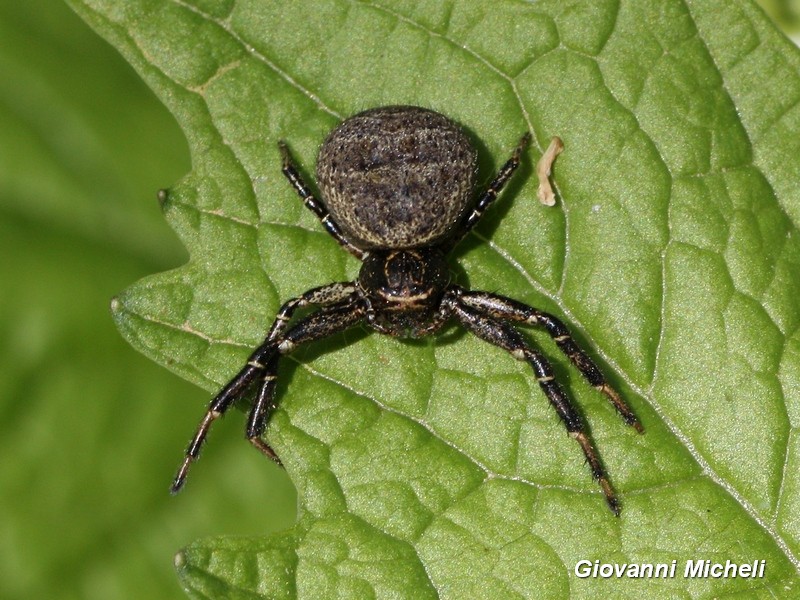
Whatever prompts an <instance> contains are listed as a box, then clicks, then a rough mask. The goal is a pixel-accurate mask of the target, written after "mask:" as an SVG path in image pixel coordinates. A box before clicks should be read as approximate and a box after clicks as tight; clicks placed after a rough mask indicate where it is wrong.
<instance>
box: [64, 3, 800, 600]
mask: <svg viewBox="0 0 800 600" xmlns="http://www.w3.org/2000/svg"><path fill="white" fill-rule="evenodd" d="M71 4H72V5H73V6H74V7H75V8H76V10H78V12H79V13H80V14H81V15H82V16H83V17H84V18H85V19H86V20H87V21H88V22H89V23H90V24H91V25H92V26H94V27H95V28H96V29H97V30H98V31H99V32H100V33H101V34H102V35H103V36H105V37H106V38H107V39H109V40H110V41H111V42H112V43H113V44H114V45H116V46H117V47H118V48H119V49H120V51H121V52H122V53H123V54H124V56H125V57H126V58H127V59H128V60H129V61H130V62H131V63H132V64H133V65H134V67H135V68H136V69H137V70H138V71H139V72H140V73H141V75H142V77H143V78H144V79H145V80H146V81H147V82H148V83H149V84H150V85H151V87H152V88H153V89H154V90H155V91H156V93H157V94H158V95H159V96H160V97H161V98H162V100H163V101H164V102H165V103H166V104H167V106H168V107H169V108H170V110H171V111H172V112H173V114H175V116H176V117H177V119H178V120H179V122H180V124H181V126H182V127H183V129H184V131H185V133H186V136H187V139H188V141H189V145H190V148H191V151H192V156H193V170H192V172H191V173H190V174H189V175H188V176H187V177H185V178H184V179H183V180H181V181H180V182H179V183H178V184H176V185H175V186H174V188H172V189H171V190H170V193H169V198H168V202H167V203H166V204H165V206H164V210H165V215H166V218H167V219H168V221H169V222H170V224H171V225H172V226H173V227H174V228H175V230H176V231H177V232H178V234H179V235H180V237H181V239H182V240H183V242H184V243H185V244H186V247H187V248H188V250H189V252H190V255H191V260H190V261H189V263H188V264H186V265H185V266H183V267H182V268H180V269H178V270H175V271H170V272H167V273H163V274H159V275H154V276H152V277H149V278H147V279H145V280H143V281H141V282H139V283H138V284H136V285H134V286H133V287H131V288H129V289H128V290H127V291H125V292H124V293H123V294H121V295H120V296H119V299H118V301H117V304H116V308H115V318H116V320H117V324H118V326H119V327H120V329H121V331H122V332H123V334H124V335H125V336H126V337H127V339H128V340H129V341H130V342H131V343H132V344H133V345H134V346H136V347H137V348H139V349H140V350H142V351H143V352H144V353H145V354H147V355H148V356H151V357H153V358H154V359H155V360H158V361H159V362H161V363H163V364H165V365H168V366H169V367H170V368H172V369H174V370H175V371H176V372H178V373H180V374H181V375H183V376H184V377H186V378H188V379H190V380H192V381H195V382H197V383H199V384H201V385H203V386H204V387H205V388H207V389H208V390H209V391H213V390H216V389H217V388H218V387H219V386H220V385H222V384H223V383H224V382H225V381H226V380H227V379H228V378H229V377H230V376H231V375H232V374H233V373H235V372H236V370H237V369H238V368H239V366H240V365H241V364H242V363H243V362H244V361H245V360H246V357H247V355H248V353H249V352H250V350H251V349H252V348H253V347H254V346H256V345H257V344H258V343H259V341H260V340H261V339H262V338H263V335H264V333H265V331H266V329H267V328H268V326H269V324H270V321H271V319H272V315H274V314H275V312H276V310H277V308H278V306H279V305H280V303H281V302H283V301H285V300H287V299H288V298H290V297H292V296H296V295H297V294H299V293H302V292H303V291H304V290H306V289H308V288H309V287H312V286H316V285H320V284H323V283H326V282H329V281H334V280H341V279H352V278H353V277H355V275H356V274H357V271H358V263H357V261H355V260H353V259H352V258H350V257H348V256H347V255H346V254H345V253H343V252H342V251H341V250H340V249H339V248H338V247H337V245H336V243H335V242H334V241H333V240H332V239H331V238H330V237H328V236H327V235H326V234H325V233H324V232H323V231H322V229H321V227H320V225H319V223H318V222H316V220H315V219H314V217H313V215H312V214H310V212H309V211H307V210H305V209H304V208H303V206H302V204H301V203H300V202H299V201H298V200H297V198H296V197H294V195H293V193H292V191H291V189H290V188H289V186H288V184H287V183H286V181H285V180H283V178H282V176H281V173H280V169H279V158H278V153H277V147H276V141H277V140H278V139H285V140H287V141H288V143H289V144H290V145H291V147H292V150H293V152H294V154H295V155H296V156H297V157H298V159H299V161H300V162H301V164H302V166H303V168H304V171H305V172H306V173H312V172H313V167H314V157H315V152H316V149H317V148H318V146H319V144H320V143H321V141H322V139H324V136H325V135H326V133H327V132H328V131H329V130H330V129H331V128H332V127H333V126H334V125H335V124H336V123H337V122H338V121H339V120H341V119H342V118H344V117H346V116H347V115H349V114H351V113H354V112H356V111H358V110H361V109H364V108H367V107H371V106H377V105H385V104H404V103H408V104H419V105H424V106H427V107H431V108H434V109H436V110H439V111H441V112H443V113H445V114H447V115H448V116H450V117H452V118H454V119H456V120H457V121H459V122H460V123H462V124H463V125H464V126H465V127H466V128H467V129H468V130H469V131H470V133H471V134H473V135H474V137H475V138H476V139H478V140H480V141H481V147H480V178H481V180H487V179H488V178H490V177H491V175H492V173H493V171H494V170H495V169H496V168H497V167H498V166H499V165H500V164H501V163H502V161H504V160H505V159H506V157H507V156H508V154H509V152H510V150H511V149H512V148H513V146H514V144H515V141H516V140H517V139H518V138H519V135H520V134H521V133H522V132H524V131H525V130H528V129H529V130H531V131H532V132H533V134H534V139H535V144H534V145H535V146H536V148H534V150H532V151H531V153H530V157H529V161H530V163H533V162H534V161H535V159H536V158H537V157H538V154H539V153H540V152H541V149H542V148H543V147H544V146H546V144H547V142H548V140H549V138H550V137H551V136H553V135H558V136H560V137H561V138H562V139H563V140H564V143H565V146H566V150H565V152H564V153H563V154H562V155H561V157H560V158H559V159H558V163H557V165H556V169H555V179H556V182H557V184H558V186H559V193H560V203H559V205H558V206H557V208H555V209H548V208H546V207H543V206H541V205H540V204H539V203H538V202H537V201H536V196H535V193H536V185H535V181H534V178H533V177H532V176H531V168H530V164H528V165H527V166H526V168H525V169H523V172H522V173H521V174H520V175H518V176H517V177H516V178H515V182H514V185H512V186H511V189H509V190H508V191H507V192H506V193H505V194H504V196H503V198H502V199H501V201H500V202H499V205H498V206H497V207H496V208H495V209H493V210H492V211H491V212H490V214H488V215H487V216H486V218H485V219H484V221H483V222H482V223H481V225H480V227H479V228H478V231H477V233H476V235H474V236H471V238H470V239H469V240H468V241H467V242H466V243H465V244H463V247H461V248H460V249H459V251H458V252H457V253H456V257H455V258H456V259H457V260H458V263H459V265H460V268H461V269H463V272H461V275H460V277H461V278H462V279H464V280H468V282H469V285H470V286H471V287H472V288H473V289H489V290H497V291H500V292H502V293H504V294H507V295H510V296H512V297H515V298H518V299H520V300H522V301H525V302H528V303H531V304H534V305H536V306H539V307H540V308H543V309H546V310H550V311H553V312H554V313H556V314H557V315H559V316H562V317H563V318H564V319H565V321H567V322H568V323H569V324H570V326H571V327H572V329H573V330H574V331H575V332H576V334H577V337H578V338H579V339H580V340H581V342H582V343H583V344H584V345H586V346H587V347H588V348H590V350H591V353H592V354H593V355H594V356H595V357H596V358H597V359H598V361H599V362H600V363H601V365H602V367H603V369H604V371H606V372H607V373H608V374H609V376H610V378H611V379H612V380H613V382H614V383H615V385H617V386H618V387H619V388H620V391H621V393H622V394H623V395H624V396H625V397H626V398H627V399H628V400H629V401H630V402H631V404H632V405H633V406H634V407H635V409H636V411H637V413H638V414H639V415H640V417H641V418H642V421H643V423H644V425H645V428H646V434H645V435H643V436H639V435H637V434H636V433H635V432H633V431H632V430H631V429H630V428H628V427H625V426H624V424H622V423H621V422H620V420H619V418H618V417H617V416H616V415H615V414H614V411H613V409H612V407H610V406H609V405H608V403H607V402H605V400H604V399H603V398H602V397H601V396H600V395H599V394H598V393H597V392H595V391H594V390H592V389H590V388H589V386H588V385H587V384H586V383H585V382H584V381H583V380H582V379H581V378H580V376H579V375H578V374H577V373H576V372H575V371H574V369H573V368H571V367H570V366H568V365H567V361H566V360H564V358H563V356H561V355H560V354H559V352H558V350H557V348H556V347H555V345H554V344H553V342H552V341H551V340H549V339H548V338H547V336H543V335H542V334H541V332H532V333H530V337H531V339H532V340H534V341H535V342H536V343H537V344H539V345H540V346H541V347H542V348H543V350H544V351H545V353H546V354H547V355H548V356H549V357H551V358H552V359H553V360H554V361H555V362H557V363H558V367H557V373H558V376H559V377H560V378H562V379H563V380H565V381H567V382H568V388H569V392H570V393H571V395H572V396H573V397H574V398H575V399H576V401H577V402H578V403H579V404H580V406H581V407H582V410H583V412H584V414H585V416H586V418H587V421H588V422H589V423H590V424H591V428H592V433H593V437H594V439H595V440H596V441H597V444H598V446H599V449H600V451H601V453H602V455H603V458H604V461H605V464H606V466H607V468H608V470H609V472H610V474H611V477H612V479H613V482H614V485H615V487H616V489H617V490H618V491H619V493H620V496H621V499H622V501H623V504H624V506H623V512H622V516H621V517H620V518H619V519H616V518H614V517H613V516H612V515H611V514H610V512H609V511H608V510H607V509H606V508H605V506H604V504H603V500H602V495H601V494H600V493H599V490H598V489H597V486H596V484H595V483H594V482H592V481H591V478H590V477H589V474H588V472H587V469H586V468H585V466H584V465H583V464H582V462H583V461H582V456H581V454H580V451H579V449H578V448H577V447H576V445H575V443H574V442H573V441H572V440H570V439H569V438H568V437H567V436H565V435H563V426H562V425H561V424H560V423H559V422H558V419H557V418H556V416H555V415H554V413H553V411H552V410H551V409H549V408H548V406H547V402H546V401H545V399H544V398H543V396H542V394H541V393H540V392H539V390H538V388H537V384H536V382H535V380H534V378H533V377H532V376H531V373H530V372H529V370H528V369H526V368H525V366H524V365H520V364H517V363H516V362H515V361H513V360H511V359H510V358H509V357H508V356H507V355H505V354H504V353H503V352H501V351H499V350H497V349H494V348H491V347H489V346H487V345H486V344H484V343H482V342H480V341H478V340H476V339H474V338H472V337H470V336H468V335H465V334H462V333H458V331H457V330H452V331H451V332H449V333H447V334H445V335H443V336H440V337H439V338H438V339H436V340H434V339H428V340H423V341H419V342H407V341H402V340H396V339H391V338H387V337H383V336H379V335H377V334H371V335H366V334H364V333H361V332H360V330H354V331H352V332H349V333H347V334H346V335H341V336H338V337H336V338H335V339H332V340H329V341H327V342H324V343H319V344H317V345H315V346H314V347H312V348H309V349H304V350H302V351H298V352H297V353H295V355H294V358H295V359H296V360H295V361H285V364H284V365H283V367H282V370H281V378H282V381H283V382H284V384H283V386H282V387H280V388H279V395H280V399H281V407H280V409H279V410H278V411H277V412H276V414H275V415H274V418H273V419H272V422H271V424H270V427H269V430H268V433H267V439H268V441H269V442H270V444H272V445H273V447H274V448H275V449H276V450H277V451H278V453H279V455H280V456H281V458H282V460H283V462H284V464H285V466H286V469H287V472H288V473H289V475H290V477H291V478H292V480H293V481H294V482H295V484H296V485H297V487H298V491H299V497H300V512H301V518H300V521H299V523H298V524H297V526H296V527H295V528H294V529H293V530H292V531H291V532H289V533H286V534H283V535H280V536H273V537H270V538H266V539H258V540H252V539H251V540H239V539H237V540H232V539H222V540H219V539H212V540H207V541H202V542H197V543H195V544H193V545H191V546H189V547H188V548H187V549H186V550H185V551H184V552H183V553H182V554H181V555H180V556H179V563H178V570H179V573H180V575H181V577H182V580H183V583H184V585H185V586H186V588H187V589H188V590H189V591H190V593H191V594H192V596H193V597H197V598H204V597H236V598H238V597H241V598H254V597H263V598H268V597H270V598H271V597H292V596H294V595H296V596H300V597H314V598H322V597H334V596H338V597H370V596H374V597H415V598H416V597H426V596H429V595H430V596H433V595H439V596H442V597H452V598H465V597H482V598H495V597H497V598H508V597H535V598H542V597H553V598H558V597H564V598H566V597H576V598H581V597H592V598H594V597H597V596H598V595H606V596H609V597H622V596H627V595H629V594H631V593H632V590H633V593H635V595H636V596H637V597H664V596H665V595H670V594H671V595H674V596H678V595H679V594H680V593H681V592H685V593H686V594H687V595H689V596H692V597H709V596H725V595H735V594H740V595H742V597H744V596H747V597H789V596H790V595H796V594H797V590H798V589H799V588H798V581H799V579H798V569H800V559H799V558H798V556H800V519H799V518H798V516H797V515H800V443H798V441H799V440H798V431H797V427H798V418H800V404H798V398H800V395H799V394H800V338H799V337H798V334H797V330H798V324H800V304H798V300H797V298H798V297H800V293H799V292H800V289H799V288H800V277H798V273H800V244H799V243H798V237H797V227H796V224H797V222H798V218H800V191H799V190H798V188H797V186H796V174H797V173H798V169H799V168H800V147H798V146H800V135H798V134H800V111H799V110H798V106H800V101H799V97H800V55H799V54H798V51H797V50H796V49H795V48H794V47H793V46H791V44H790V43H789V42H788V41H787V40H785V38H783V37H782V36H781V35H780V34H779V33H777V32H776V31H775V30H774V29H773V27H772V25H771V24H770V23H769V22H768V21H767V20H766V18H765V17H764V16H763V14H762V13H761V12H760V11H759V10H758V9H757V8H755V7H754V5H753V4H751V3H750V2H748V1H745V0H738V1H732V2H730V1H729V2H722V1H710V0H706V1H704V2H680V1H678V0H665V1H664V2H661V3H647V2H614V1H611V0H607V1H603V2H588V1H585V2H579V1H571V2H566V3H565V2H564V1H563V0H558V1H556V0H552V1H543V2H537V3H524V2H519V1H510V0H509V1H503V2H494V3H491V5H489V4H488V3H484V4H479V3H471V2H455V1H451V2H444V3H433V2H428V3H425V2H410V1H406V2H383V1H373V2H369V3H367V2H360V1H351V2H331V1H321V0H319V1H309V2H303V3H292V4H291V5H288V4H287V3H284V2H277V1H264V0H258V1H256V0H249V1H248V0H240V1H239V2H235V3H234V2H211V1H210V0H196V1H194V2H188V1H185V0H184V1H181V2H165V1H162V0H131V1H128V2H113V1H110V0H83V1H79V0H72V1H71ZM200 410H201V409H200V407H198V412H200ZM213 452H214V448H213V446H210V447H209V448H208V450H207V452H206V454H211V453H213ZM265 468H266V467H265ZM193 476H194V477H195V478H200V477H203V473H202V468H198V469H197V470H196V472H194V473H193ZM583 559H586V560H590V561H594V560H599V561H601V562H615V563H630V562H651V563H652V562H666V563H669V562H670V561H672V560H675V561H677V562H678V563H679V564H680V566H679V567H678V571H679V574H678V575H677V576H676V577H674V578H669V579H642V580H638V581H631V580H627V579H618V578H609V579H604V578H588V579H585V578H578V577H576V575H575V574H574V566H575V564H576V563H577V562H578V561H579V560H583ZM688 559H691V560H699V559H710V560H713V561H718V562H720V561H721V562H723V563H724V562H725V561H726V560H731V561H733V562H742V563H744V562H750V563H752V562H753V561H755V560H766V561H767V565H768V566H767V569H766V574H765V576H764V577H763V578H760V579H743V578H720V579H714V578H697V579H685V578H683V577H682V576H681V574H682V573H681V571H682V566H683V562H684V561H685V560H688Z"/></svg>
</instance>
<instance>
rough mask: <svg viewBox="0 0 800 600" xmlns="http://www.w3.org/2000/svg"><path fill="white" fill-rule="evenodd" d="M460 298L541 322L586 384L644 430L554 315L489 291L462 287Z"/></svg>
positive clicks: (502, 314)
mask: <svg viewBox="0 0 800 600" xmlns="http://www.w3.org/2000/svg"><path fill="white" fill-rule="evenodd" d="M460 298H461V301H462V302H463V303H464V304H466V305H467V306H469V307H471V308H473V309H475V310H478V311H480V312H483V313H486V314H489V315H491V316H492V317H495V318H497V319H507V320H511V321H517V322H518V323H525V324H526V325H541V326H542V327H544V329H545V331H547V333H549V334H550V337H552V338H553V340H554V341H555V342H556V345H558V348H559V350H561V352H563V353H564V354H565V355H566V356H567V358H569V359H570V360H571V361H572V364H574V365H575V366H576V367H578V370H579V371H580V372H581V374H582V375H583V376H584V378H585V379H586V381H588V382H589V385H591V386H592V387H594V388H595V389H597V390H599V391H600V392H602V393H603V394H605V396H606V398H608V400H609V401H610V402H611V404H613V405H614V408H616V409H617V412H618V413H619V414H620V416H621V417H622V419H623V420H624V421H625V423H627V424H628V425H630V426H631V427H633V428H634V429H635V430H636V431H638V432H639V433H643V432H644V428H643V427H642V424H641V423H640V422H639V419H638V418H637V417H636V415H635V414H634V412H633V410H632V409H631V407H630V406H628V404H627V403H626V402H625V401H624V400H623V399H622V397H621V396H620V395H619V394H618V393H617V391H616V390H615V389H614V388H613V387H611V386H610V385H609V384H608V382H607V381H606V378H605V376H604V375H603V373H602V371H600V368H599V367H598V366H597V364H595V362H594V361H593V360H592V359H591V358H590V357H589V355H588V354H586V352H584V351H583V349H581V347H580V346H578V344H577V343H576V342H575V340H574V339H572V336H571V335H570V333H569V330H568V329H567V327H566V325H564V323H563V322H562V321H561V320H560V319H558V318H557V317H555V316H553V315H551V314H550V313H546V312H544V311H541V310H539V309H537V308H533V307H532V306H528V305H527V304H523V303H522V302H518V301H517V300H513V299H511V298H506V297H505V296H500V295H498V294H492V293H489V292H470V291H467V290H463V291H462V293H461V294H460Z"/></svg>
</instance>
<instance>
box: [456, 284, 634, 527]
mask: <svg viewBox="0 0 800 600" xmlns="http://www.w3.org/2000/svg"><path fill="white" fill-rule="evenodd" d="M452 303H453V314H454V315H455V316H456V318H457V319H458V320H459V321H460V322H461V324H462V325H463V326H464V327H465V328H467V329H468V330H469V331H471V332H472V333H474V334H475V335H476V336H478V337H479V338H481V339H483V340H485V341H487V342H489V343H490V344H493V345H495V346H498V347H500V348H502V349H503V350H506V351H507V352H509V353H510V354H511V355H512V356H513V357H514V358H516V359H517V360H524V361H526V362H527V363H528V364H529V365H530V366H531V367H532V368H533V372H534V373H535V375H536V380H537V381H538V382H539V386H540V387H541V388H542V391H543V392H544V394H545V396H547V399H548V400H549V401H550V404H551V405H552V406H553V408H555V410H556V413H558V416H559V418H560V419H561V421H562V422H563V423H564V425H565V426H566V428H567V432H568V433H569V435H570V437H572V438H574V439H575V440H576V441H577V442H578V444H579V445H580V447H581V450H583V454H584V456H585V457H586V461H587V462H588V463H589V468H590V469H591V471H592V477H594V479H595V480H597V482H598V483H599V484H600V488H601V489H602V490H603V494H604V495H605V498H606V503H607V504H608V507H609V508H610V509H611V512H613V513H614V514H615V515H616V516H619V514H620V506H619V501H618V500H617V496H616V494H615V493H614V489H613V488H612V487H611V482H610V481H609V480H608V476H607V475H606V472H605V469H604V468H603V464H602V463H601V462H600V455H599V453H598V452H597V449H596V448H595V446H594V444H593V443H592V440H591V438H590V437H589V434H588V432H587V430H586V426H585V424H584V423H583V419H581V417H580V415H579V414H578V412H577V411H576V410H575V407H574V406H573V405H572V403H571V402H570V400H569V398H568V397H567V395H566V393H565V392H564V389H563V388H562V387H561V386H560V385H559V384H558V382H557V381H556V380H555V378H554V375H553V369H552V367H551V366H550V363H549V362H548V361H547V359H546V358H545V357H544V356H543V355H542V354H541V353H540V352H538V351H536V350H534V349H533V348H531V347H530V346H529V345H528V344H527V343H526V342H525V340H523V338H522V336H521V335H520V334H519V333H518V332H517V331H516V330H515V329H514V328H513V327H512V326H511V325H509V324H507V323H504V322H503V321H500V320H497V319H496V318H495V317H493V316H491V315H490V314H488V313H485V312H483V311H480V310H479V309H475V308H473V307H470V306H469V305H467V304H466V303H464V302H463V301H461V299H456V300H453V301H452Z"/></svg>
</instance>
